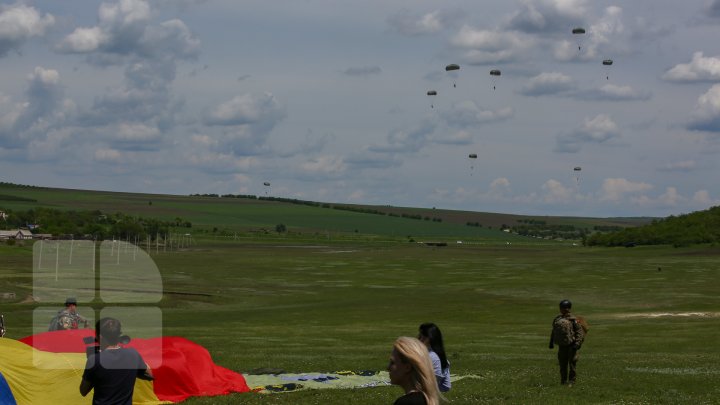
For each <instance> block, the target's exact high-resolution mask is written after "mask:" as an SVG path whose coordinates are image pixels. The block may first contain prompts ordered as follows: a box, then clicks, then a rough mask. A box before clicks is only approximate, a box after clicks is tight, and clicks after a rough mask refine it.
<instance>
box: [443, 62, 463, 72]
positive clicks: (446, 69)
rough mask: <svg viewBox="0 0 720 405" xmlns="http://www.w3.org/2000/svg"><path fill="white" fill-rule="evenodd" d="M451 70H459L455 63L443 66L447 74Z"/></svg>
mask: <svg viewBox="0 0 720 405" xmlns="http://www.w3.org/2000/svg"><path fill="white" fill-rule="evenodd" d="M451 70H460V65H458V64H456V63H451V64H449V65H447V66H445V71H447V72H449V71H451Z"/></svg>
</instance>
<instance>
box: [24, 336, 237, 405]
mask: <svg viewBox="0 0 720 405" xmlns="http://www.w3.org/2000/svg"><path fill="white" fill-rule="evenodd" d="M87 336H90V337H92V336H94V331H93V330H92V329H77V330H67V331H55V332H44V333H39V334H36V335H32V336H28V337H25V338H22V339H20V341H21V342H23V343H26V344H28V345H30V346H33V347H34V348H36V349H38V350H42V351H47V352H55V353H84V352H85V347H86V345H85V343H83V337H87ZM127 346H128V347H133V348H135V349H136V350H137V351H138V352H139V353H140V354H141V355H142V356H143V358H144V359H145V362H147V364H148V365H149V366H150V368H152V371H153V374H154V375H155V382H154V390H155V394H156V395H157V397H158V399H160V400H163V401H173V402H180V401H183V400H185V399H187V398H188V397H192V396H214V395H226V394H230V393H233V392H248V391H250V389H249V388H248V386H247V384H246V383H245V378H243V376H242V375H241V374H239V373H236V372H234V371H232V370H229V369H226V368H224V367H221V366H218V365H216V364H215V363H214V362H213V360H212V358H211V357H210V353H209V352H208V351H207V350H206V349H205V348H204V347H202V346H200V345H199V344H197V343H194V342H192V341H190V340H187V339H185V338H182V337H176V336H171V337H159V338H151V339H132V340H131V341H130V343H129V344H128V345H127Z"/></svg>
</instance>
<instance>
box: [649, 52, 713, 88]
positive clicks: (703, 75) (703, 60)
mask: <svg viewBox="0 0 720 405" xmlns="http://www.w3.org/2000/svg"><path fill="white" fill-rule="evenodd" d="M662 78H663V79H664V80H668V81H672V82H701V81H720V57H705V56H703V53H702V52H695V53H693V56H692V59H691V60H690V63H681V64H678V65H675V66H674V67H673V68H671V69H669V70H668V71H667V72H665V74H663V76H662Z"/></svg>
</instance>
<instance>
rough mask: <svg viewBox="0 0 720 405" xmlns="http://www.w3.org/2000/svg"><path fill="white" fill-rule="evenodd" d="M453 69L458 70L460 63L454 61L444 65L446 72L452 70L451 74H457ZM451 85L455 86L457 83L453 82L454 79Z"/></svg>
mask: <svg viewBox="0 0 720 405" xmlns="http://www.w3.org/2000/svg"><path fill="white" fill-rule="evenodd" d="M455 70H460V65H458V64H456V63H451V64H449V65H447V66H445V71H446V72H453V73H452V74H453V75H454V76H457V75H456V73H455V72H454V71H455ZM453 87H457V84H456V83H455V81H454V80H453Z"/></svg>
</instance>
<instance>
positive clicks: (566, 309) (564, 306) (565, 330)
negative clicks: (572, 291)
mask: <svg viewBox="0 0 720 405" xmlns="http://www.w3.org/2000/svg"><path fill="white" fill-rule="evenodd" d="M571 308H572V303H571V302H570V301H568V300H562V301H560V315H558V316H556V317H555V319H554V320H553V323H552V334H551V335H550V349H552V348H553V345H554V344H556V345H558V354H557V357H558V362H559V363H560V384H568V385H570V386H572V385H573V384H575V378H576V366H577V361H578V350H580V347H581V346H582V343H583V340H584V339H585V331H584V330H583V327H582V325H581V324H580V322H579V321H578V318H576V317H575V316H574V315H572V314H571V313H570V309H571Z"/></svg>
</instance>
